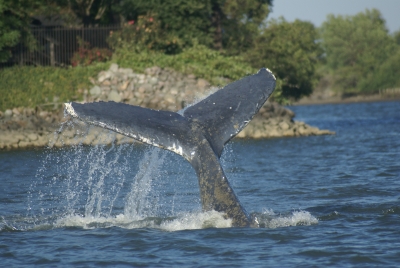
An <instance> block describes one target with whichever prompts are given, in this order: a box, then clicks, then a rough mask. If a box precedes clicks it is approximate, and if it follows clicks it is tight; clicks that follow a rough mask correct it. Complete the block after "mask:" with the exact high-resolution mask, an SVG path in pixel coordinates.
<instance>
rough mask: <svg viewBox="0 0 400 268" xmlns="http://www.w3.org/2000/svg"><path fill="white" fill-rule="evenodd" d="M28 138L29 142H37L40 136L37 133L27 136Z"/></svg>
mask: <svg viewBox="0 0 400 268" xmlns="http://www.w3.org/2000/svg"><path fill="white" fill-rule="evenodd" d="M26 137H27V138H28V140H30V141H36V140H37V139H38V135H37V134H36V133H28V134H27V135H26Z"/></svg>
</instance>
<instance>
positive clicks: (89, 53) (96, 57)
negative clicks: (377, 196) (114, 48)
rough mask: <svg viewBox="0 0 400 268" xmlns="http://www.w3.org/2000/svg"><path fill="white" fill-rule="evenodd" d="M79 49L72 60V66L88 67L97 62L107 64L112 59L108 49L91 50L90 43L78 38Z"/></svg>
mask: <svg viewBox="0 0 400 268" xmlns="http://www.w3.org/2000/svg"><path fill="white" fill-rule="evenodd" d="M78 43H79V48H78V51H77V52H75V53H74V55H73V56H72V59H71V65H72V66H73V67H76V66H78V65H79V66H88V65H90V64H93V63H95V62H106V61H109V60H110V59H111V56H112V52H111V50H109V49H106V48H96V47H95V48H91V47H90V44H89V42H85V41H84V40H82V39H81V38H80V37H78Z"/></svg>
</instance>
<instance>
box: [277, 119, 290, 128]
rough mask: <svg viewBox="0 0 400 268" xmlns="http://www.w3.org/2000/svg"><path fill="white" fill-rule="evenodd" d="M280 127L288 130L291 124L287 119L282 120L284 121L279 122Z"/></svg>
mask: <svg viewBox="0 0 400 268" xmlns="http://www.w3.org/2000/svg"><path fill="white" fill-rule="evenodd" d="M279 127H280V128H281V129H282V130H288V129H289V127H290V126H289V124H288V123H287V122H286V121H282V122H280V123H279Z"/></svg>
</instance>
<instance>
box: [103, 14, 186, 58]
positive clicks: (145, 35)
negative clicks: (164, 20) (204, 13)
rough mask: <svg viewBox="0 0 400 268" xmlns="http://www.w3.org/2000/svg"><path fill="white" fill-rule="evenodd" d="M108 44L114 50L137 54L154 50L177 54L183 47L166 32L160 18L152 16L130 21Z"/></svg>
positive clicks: (112, 36) (110, 38) (181, 43)
mask: <svg viewBox="0 0 400 268" xmlns="http://www.w3.org/2000/svg"><path fill="white" fill-rule="evenodd" d="M108 42H109V44H110V45H111V47H113V48H114V49H117V48H125V49H128V50H130V51H134V52H136V53H139V52H141V51H143V50H152V51H159V52H164V53H167V54H175V53H177V52H179V51H182V47H183V41H182V40H181V39H179V38H178V37H177V36H176V35H174V34H172V33H169V32H167V31H164V30H163V29H162V28H161V23H160V21H159V20H158V18H156V17H154V16H152V15H146V16H138V18H137V20H136V21H134V20H131V21H129V22H128V23H126V24H125V25H124V26H123V28H122V29H121V30H120V31H118V32H115V33H112V35H111V36H110V37H109V40H108Z"/></svg>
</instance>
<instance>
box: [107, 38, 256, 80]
mask: <svg viewBox="0 0 400 268" xmlns="http://www.w3.org/2000/svg"><path fill="white" fill-rule="evenodd" d="M113 60H115V61H116V62H117V63H118V64H119V65H120V66H122V67H125V68H132V69H133V70H135V71H138V72H142V71H143V70H144V69H146V68H148V67H152V66H159V67H162V68H172V69H174V70H176V71H178V72H181V73H184V74H195V75H196V76H197V77H201V78H204V79H207V80H208V81H210V82H211V83H212V84H214V85H224V84H225V83H226V79H229V80H237V79H239V78H241V77H243V76H245V75H248V74H252V73H255V72H256V71H257V69H255V68H252V67H251V66H250V65H249V64H247V63H245V62H244V60H243V59H242V58H241V57H238V56H224V55H222V54H221V53H219V52H218V51H215V50H212V49H210V48H207V47H206V46H204V45H200V44H194V46H193V47H190V48H187V49H184V50H183V51H182V53H179V54H176V55H166V54H164V53H161V52H156V51H149V50H144V51H142V52H140V53H137V52H135V51H131V50H129V49H126V48H120V49H117V51H116V52H115V54H114V59H113Z"/></svg>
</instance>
